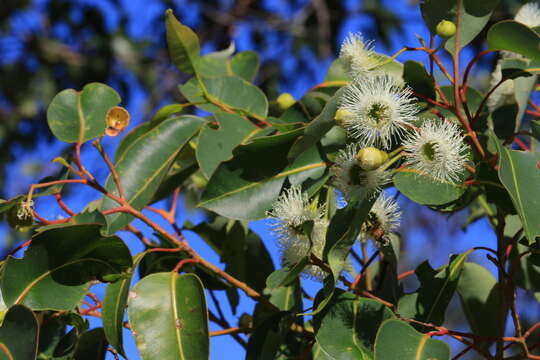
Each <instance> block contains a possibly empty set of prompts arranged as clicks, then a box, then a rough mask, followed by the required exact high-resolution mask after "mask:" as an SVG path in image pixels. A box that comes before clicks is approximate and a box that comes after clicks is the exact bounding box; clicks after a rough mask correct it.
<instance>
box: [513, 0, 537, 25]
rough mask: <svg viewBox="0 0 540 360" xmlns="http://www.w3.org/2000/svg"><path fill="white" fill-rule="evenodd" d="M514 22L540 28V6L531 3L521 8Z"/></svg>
mask: <svg viewBox="0 0 540 360" xmlns="http://www.w3.org/2000/svg"><path fill="white" fill-rule="evenodd" d="M514 20H516V21H517V22H520V23H522V24H524V25H527V26H528V27H531V28H534V27H537V26H540V5H539V4H538V3H534V2H530V3H527V4H525V5H523V6H522V7H521V8H519V10H518V12H517V14H516V16H515V17H514Z"/></svg>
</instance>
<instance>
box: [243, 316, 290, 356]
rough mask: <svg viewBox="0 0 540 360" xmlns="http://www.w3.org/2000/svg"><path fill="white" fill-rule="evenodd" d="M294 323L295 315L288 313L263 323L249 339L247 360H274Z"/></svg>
mask: <svg viewBox="0 0 540 360" xmlns="http://www.w3.org/2000/svg"><path fill="white" fill-rule="evenodd" d="M293 321H294V315H292V314H291V313H289V312H287V311H281V312H279V313H276V314H273V315H272V316H270V317H268V318H267V319H266V320H265V321H263V322H262V324H260V325H259V326H257V329H256V330H255V332H254V333H253V335H251V337H250V339H249V342H248V346H247V351H246V360H274V359H275V358H276V353H277V352H278V350H279V348H280V346H281V344H282V343H283V342H284V340H285V336H286V335H287V333H288V332H289V331H290V330H289V329H290V327H291V324H292V323H293Z"/></svg>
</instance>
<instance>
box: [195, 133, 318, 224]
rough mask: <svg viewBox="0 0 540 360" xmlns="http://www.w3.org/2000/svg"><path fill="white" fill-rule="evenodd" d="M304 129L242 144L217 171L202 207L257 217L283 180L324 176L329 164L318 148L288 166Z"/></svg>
mask: <svg viewBox="0 0 540 360" xmlns="http://www.w3.org/2000/svg"><path fill="white" fill-rule="evenodd" d="M302 130H303V129H299V130H293V131H291V132H288V133H284V134H280V135H274V136H266V137H260V138H256V139H253V140H252V141H251V142H250V143H248V144H246V145H240V146H238V147H237V148H236V149H235V151H234V158H233V159H232V160H230V161H227V162H225V163H222V164H221V165H220V166H219V167H218V168H217V170H216V171H215V172H214V174H213V175H212V177H211V178H210V180H209V182H208V186H207V188H206V190H205V192H204V193H203V195H202V198H201V202H200V203H199V205H198V206H201V207H205V208H207V209H209V210H212V211H214V212H216V213H218V214H220V215H223V216H226V217H228V218H232V219H243V220H255V219H260V218H263V217H265V216H266V211H267V210H268V209H270V207H271V206H272V203H273V201H274V200H275V199H276V198H277V196H278V195H279V192H280V190H281V187H282V185H283V182H284V181H285V178H286V177H289V180H290V181H291V183H293V184H295V183H300V182H301V181H303V180H305V178H306V177H313V178H317V177H320V176H322V174H323V173H324V170H325V168H326V164H325V163H324V162H323V161H322V159H321V158H320V155H319V153H318V151H317V149H315V148H313V149H312V151H307V152H306V153H305V154H303V156H301V157H299V158H298V159H296V160H295V161H294V162H293V163H292V164H290V165H287V162H286V154H287V152H288V151H289V149H290V146H291V143H292V141H294V139H295V138H296V137H297V136H298V135H299V134H300V133H301V132H302Z"/></svg>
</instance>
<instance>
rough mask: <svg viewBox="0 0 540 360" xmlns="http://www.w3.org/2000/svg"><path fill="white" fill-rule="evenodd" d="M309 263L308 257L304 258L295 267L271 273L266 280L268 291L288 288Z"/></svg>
mask: <svg viewBox="0 0 540 360" xmlns="http://www.w3.org/2000/svg"><path fill="white" fill-rule="evenodd" d="M308 261H309V258H308V257H304V258H302V260H300V261H299V262H297V263H296V264H295V265H294V266H291V267H288V266H286V267H284V268H281V269H278V270H276V271H274V272H273V273H271V274H270V275H269V276H268V278H267V279H266V287H267V288H268V289H276V288H279V287H283V286H287V285H289V284H291V283H292V282H293V281H294V280H295V279H297V278H298V275H300V273H301V272H302V271H303V270H304V268H305V267H306V265H307V263H308Z"/></svg>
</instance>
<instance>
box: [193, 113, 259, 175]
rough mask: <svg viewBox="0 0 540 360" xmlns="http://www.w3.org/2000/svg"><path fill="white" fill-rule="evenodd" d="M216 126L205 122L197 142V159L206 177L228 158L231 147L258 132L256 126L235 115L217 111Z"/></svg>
mask: <svg viewBox="0 0 540 360" xmlns="http://www.w3.org/2000/svg"><path fill="white" fill-rule="evenodd" d="M214 119H215V121H216V122H217V128H215V126H214V125H211V124H210V123H207V124H206V125H205V126H203V128H202V129H201V132H200V134H199V141H198V144H197V151H196V152H197V161H198V162H199V166H200V168H201V170H202V172H203V173H204V175H205V176H206V177H207V178H210V176H211V175H212V173H213V172H214V171H215V170H216V168H217V167H218V165H219V164H220V163H222V162H223V161H226V160H230V159H231V158H232V156H233V154H232V151H233V149H234V148H235V147H236V146H238V145H239V144H240V143H242V142H245V141H247V140H248V139H249V138H250V137H251V136H253V135H254V134H255V133H257V132H258V129H259V128H258V127H256V126H255V125H253V124H252V123H251V122H249V121H248V120H246V119H244V118H242V117H240V116H238V115H236V114H227V113H217V114H215V115H214Z"/></svg>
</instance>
